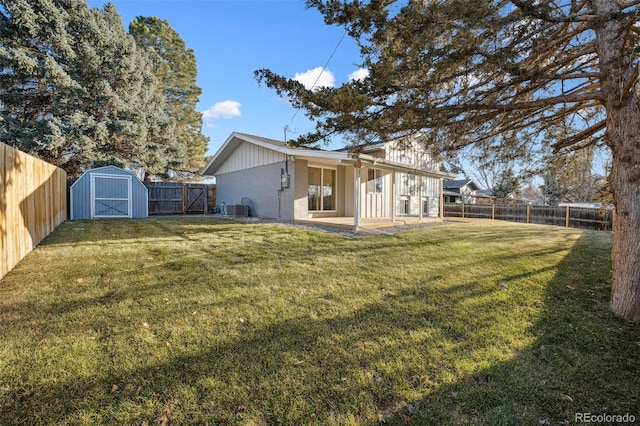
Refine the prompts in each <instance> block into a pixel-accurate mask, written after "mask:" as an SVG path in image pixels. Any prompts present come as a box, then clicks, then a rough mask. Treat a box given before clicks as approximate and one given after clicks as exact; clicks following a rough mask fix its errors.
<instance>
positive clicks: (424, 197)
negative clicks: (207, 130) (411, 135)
mask: <svg viewBox="0 0 640 426" xmlns="http://www.w3.org/2000/svg"><path fill="white" fill-rule="evenodd" d="M403 145H404V146H403V148H405V149H400V147H399V145H398V143H397V142H388V143H380V144H377V145H374V146H370V147H367V148H366V150H365V152H364V153H362V154H358V155H356V156H354V155H353V154H351V153H349V152H347V151H346V150H339V151H326V150H320V149H310V148H299V147H293V146H289V145H288V144H285V143H283V142H280V141H276V140H273V139H267V138H263V137H259V136H252V135H247V134H242V133H233V134H231V136H229V138H227V140H226V141H225V142H224V144H223V145H222V147H221V148H220V149H219V150H218V152H217V153H216V154H215V155H214V156H213V158H212V159H211V161H210V162H209V163H208V164H207V165H206V166H205V167H204V169H203V172H202V173H203V175H205V176H215V177H216V186H217V204H218V205H221V204H222V203H223V202H224V203H225V206H230V205H237V204H243V200H244V201H245V202H247V204H250V205H251V206H252V207H253V209H255V215H257V216H260V217H269V218H280V219H285V220H304V219H309V218H317V217H353V218H354V225H355V226H358V225H359V223H360V218H388V219H390V220H395V218H396V216H401V215H407V216H415V217H419V218H422V217H427V216H433V217H439V216H441V201H440V198H441V194H442V189H441V188H442V181H443V180H444V179H446V178H449V177H451V176H450V175H448V174H446V173H443V172H440V171H439V164H438V163H437V162H435V161H433V160H432V158H431V157H430V156H429V155H428V154H427V153H426V150H425V149H424V148H422V145H421V143H419V142H417V141H416V140H415V139H414V140H413V141H412V142H411V143H409V144H407V143H405V144H403ZM407 145H408V146H409V147H408V148H407V147H406V146H407Z"/></svg>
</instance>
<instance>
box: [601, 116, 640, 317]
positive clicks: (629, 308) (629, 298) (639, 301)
mask: <svg viewBox="0 0 640 426" xmlns="http://www.w3.org/2000/svg"><path fill="white" fill-rule="evenodd" d="M625 109H626V110H628V109H633V111H618V112H619V113H620V115H622V116H623V117H624V118H619V119H614V121H616V122H617V123H618V126H617V128H616V127H613V128H612V127H608V128H607V131H608V132H609V134H610V135H609V137H610V138H611V139H612V142H614V141H615V142H614V143H615V144H616V145H617V146H616V149H615V151H613V161H612V167H611V176H610V182H611V187H612V188H613V191H614V200H615V205H616V213H617V214H616V222H615V225H614V228H613V231H614V233H615V234H614V239H613V250H612V252H611V258H612V262H613V281H612V288H611V304H610V307H611V310H612V311H613V312H614V313H615V314H616V315H618V316H620V317H621V318H624V319H626V320H628V321H632V322H636V323H638V322H640V170H639V168H640V126H639V125H638V124H639V123H640V110H638V108H637V104H636V105H634V108H630V107H627V108H625ZM625 113H626V114H625ZM616 115H617V114H616Z"/></svg>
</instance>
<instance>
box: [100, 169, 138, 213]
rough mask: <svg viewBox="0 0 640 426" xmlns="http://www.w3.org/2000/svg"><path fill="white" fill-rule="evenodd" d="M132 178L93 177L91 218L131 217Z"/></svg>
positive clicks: (113, 176)
mask: <svg viewBox="0 0 640 426" xmlns="http://www.w3.org/2000/svg"><path fill="white" fill-rule="evenodd" d="M131 207H132V206H131V176H115V175H100V174H92V175H91V217H92V218H94V217H131V211H132V208H131Z"/></svg>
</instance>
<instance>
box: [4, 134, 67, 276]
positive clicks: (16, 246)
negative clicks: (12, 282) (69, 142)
mask: <svg viewBox="0 0 640 426" xmlns="http://www.w3.org/2000/svg"><path fill="white" fill-rule="evenodd" d="M66 219H67V173H66V172H65V171H64V170H62V169H60V168H58V167H56V166H53V165H51V164H49V163H46V162H44V161H42V160H39V159H37V158H35V157H32V156H30V155H28V154H25V153H23V152H20V151H18V150H17V149H14V148H11V147H9V146H7V145H5V144H3V143H0V278H2V277H3V276H5V275H6V274H7V272H9V271H10V270H11V269H12V268H13V267H14V266H15V265H16V264H17V263H18V262H19V261H20V260H21V259H22V258H23V257H24V256H26V255H27V253H29V252H30V251H31V250H33V248H34V247H35V246H36V245H38V243H39V242H40V241H42V239H43V238H44V237H46V236H47V235H49V233H51V231H53V230H54V229H55V228H56V226H58V225H59V224H61V223H62V222H64V221H65V220H66Z"/></svg>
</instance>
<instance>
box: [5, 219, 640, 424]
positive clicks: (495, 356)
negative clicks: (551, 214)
mask: <svg viewBox="0 0 640 426" xmlns="http://www.w3.org/2000/svg"><path fill="white" fill-rule="evenodd" d="M611 241H612V235H611V234H610V233H596V232H585V231H579V230H574V229H564V228H557V227H546V226H535V225H530V226H527V225H517V224H510V223H506V222H491V221H472V222H464V223H463V222H458V223H452V224H447V225H445V226H436V227H430V228H424V229H419V230H413V231H406V232H401V233H398V234H397V235H396V236H392V237H390V236H384V235H379V236H378V235H367V236H363V237H359V238H344V237H341V236H337V235H332V234H327V233H322V232H316V231H310V230H303V229H296V228H290V227H285V226H278V225H266V224H255V223H254V224H249V223H236V222H230V221H222V220H215V219H210V218H176V219H148V220H131V221H118V220H103V221H91V222H89V221H76V222H66V223H64V224H62V225H61V226H60V227H59V228H58V229H57V230H56V231H55V232H54V233H53V234H52V235H50V236H49V237H48V238H47V239H45V240H44V242H43V243H42V244H41V245H40V246H39V247H38V248H37V249H36V250H34V251H33V252H32V253H31V254H29V255H28V256H27V257H26V258H25V259H24V260H23V261H22V262H21V263H20V264H19V265H18V266H17V267H16V268H15V269H14V270H13V271H12V272H11V273H9V274H8V275H7V276H6V277H5V278H4V279H2V280H1V281H0V425H3V426H6V425H13V424H29V425H36V424H61V425H65V424H122V425H136V424H137V425H154V424H164V425H167V424H174V425H190V424H210V425H213V424H246V425H267V424H291V425H299V424H323V425H324V424H339V425H345V424H357V425H362V424H377V423H379V422H381V423H386V424H392V425H393V424H397V425H401V424H434V425H436V424H437V425H445V424H487V425H498V424H504V425H539V424H563V422H571V423H572V422H573V421H574V419H575V417H574V416H575V413H582V412H589V413H592V414H598V413H601V414H625V413H631V414H633V415H635V416H636V421H640V395H639V389H640V327H639V326H637V325H630V324H627V323H624V322H622V321H619V320H617V319H616V318H615V317H614V316H613V315H612V314H611V313H610V312H609V311H608V309H607V303H608V298H609V287H610V280H611V275H610V274H611V273H610V268H611V264H610V260H609V252H610V249H611Z"/></svg>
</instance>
